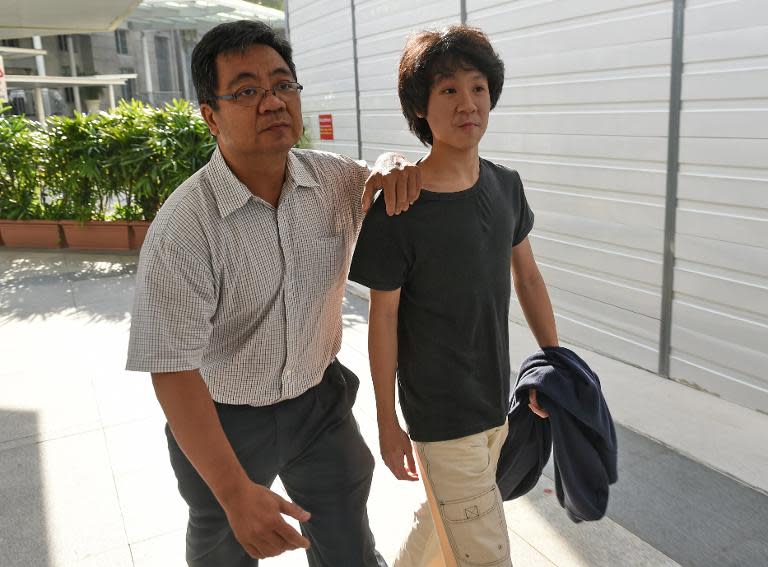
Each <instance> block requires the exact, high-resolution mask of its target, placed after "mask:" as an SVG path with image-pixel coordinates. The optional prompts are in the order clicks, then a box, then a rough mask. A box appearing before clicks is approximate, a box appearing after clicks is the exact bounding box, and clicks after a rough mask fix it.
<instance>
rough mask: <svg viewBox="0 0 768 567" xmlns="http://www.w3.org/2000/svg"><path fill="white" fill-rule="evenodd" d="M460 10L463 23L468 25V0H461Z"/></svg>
mask: <svg viewBox="0 0 768 567" xmlns="http://www.w3.org/2000/svg"><path fill="white" fill-rule="evenodd" d="M459 10H460V14H461V25H462V26H463V25H466V23H467V0H461V1H460V2H459Z"/></svg>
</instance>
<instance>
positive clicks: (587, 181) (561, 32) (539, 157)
mask: <svg viewBox="0 0 768 567" xmlns="http://www.w3.org/2000/svg"><path fill="white" fill-rule="evenodd" d="M555 5H556V6H555ZM671 13H672V2H670V1H665V2H651V3H649V2H647V0H646V1H641V0H629V1H628V0H621V1H620V0H590V1H580V2H535V3H533V2H493V1H485V2H469V3H468V23H469V24H471V25H477V26H478V27H480V28H482V29H483V30H485V31H486V32H487V33H489V34H490V36H491V38H492V40H493V42H494V45H495V46H496V48H497V49H498V50H499V52H500V54H501V56H502V57H503V59H504V62H505V65H506V68H507V73H506V81H505V85H504V93H503V95H502V98H501V100H500V104H499V106H498V107H497V110H496V111H495V112H494V114H493V115H492V120H491V128H490V129H489V133H488V134H487V135H486V137H485V139H484V140H483V145H482V148H481V151H482V153H483V155H486V156H488V157H490V158H491V159H496V160H498V161H500V162H502V163H504V164H506V165H508V166H510V167H513V168H515V169H517V170H519V172H520V175H521V177H522V179H523V182H524V183H525V186H526V191H527V196H528V199H529V201H530V203H531V207H532V208H533V210H534V212H535V213H536V230H535V232H534V233H533V235H532V236H531V243H532V245H533V247H534V252H535V253H536V256H537V258H538V261H539V265H540V268H541V270H542V273H543V275H544V278H545V280H546V281H547V284H548V287H549V290H550V294H551V296H552V301H553V303H554V307H555V311H556V313H557V315H558V329H559V331H560V333H561V335H562V336H563V337H565V338H568V339H569V340H571V341H574V342H577V343H579V344H584V345H587V346H589V347H590V348H592V349H595V350H598V351H600V352H604V353H607V354H610V355H612V356H615V357H617V358H620V359H622V360H626V361H628V362H631V363H632V364H635V365H638V366H641V367H643V368H648V369H651V370H654V371H655V370H656V367H657V362H658V353H657V349H658V336H659V317H660V308H661V307H660V306H661V303H660V299H661V250H662V243H663V229H664V195H665V179H666V136H667V125H668V107H669V103H668V99H669V76H670V53H671V51H670V50H671V32H672V27H671V25H670V22H671ZM513 318H514V319H516V320H519V321H523V322H524V318H523V316H522V312H521V311H520V310H519V308H517V309H515V310H513Z"/></svg>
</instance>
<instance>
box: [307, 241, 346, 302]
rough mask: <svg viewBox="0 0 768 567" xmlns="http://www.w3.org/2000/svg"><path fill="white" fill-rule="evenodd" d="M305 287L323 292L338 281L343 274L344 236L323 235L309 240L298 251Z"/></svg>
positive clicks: (341, 278)
mask: <svg viewBox="0 0 768 567" xmlns="http://www.w3.org/2000/svg"><path fill="white" fill-rule="evenodd" d="M300 256H301V258H302V265H303V268H304V269H302V270H301V271H302V272H303V274H304V278H306V281H305V285H306V289H308V290H310V291H312V290H315V291H318V292H323V291H325V290H327V289H329V288H331V287H334V286H335V285H338V284H339V283H340V282H343V280H344V276H345V274H344V273H343V272H344V270H343V268H344V261H345V259H346V247H345V244H344V237H343V236H341V235H338V236H325V237H321V238H318V239H316V240H314V241H311V242H309V243H308V244H307V245H306V246H305V247H304V249H303V250H301V252H300Z"/></svg>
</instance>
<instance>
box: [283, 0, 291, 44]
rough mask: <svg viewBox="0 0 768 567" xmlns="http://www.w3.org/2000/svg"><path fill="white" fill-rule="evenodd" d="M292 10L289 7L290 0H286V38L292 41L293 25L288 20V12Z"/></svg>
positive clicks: (284, 11) (284, 7)
mask: <svg viewBox="0 0 768 567" xmlns="http://www.w3.org/2000/svg"><path fill="white" fill-rule="evenodd" d="M289 12H290V9H289V8H288V0H285V3H284V5H283V14H284V15H285V39H287V40H288V41H291V27H290V25H289V22H288V13H289Z"/></svg>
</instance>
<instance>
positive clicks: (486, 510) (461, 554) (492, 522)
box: [440, 486, 509, 566]
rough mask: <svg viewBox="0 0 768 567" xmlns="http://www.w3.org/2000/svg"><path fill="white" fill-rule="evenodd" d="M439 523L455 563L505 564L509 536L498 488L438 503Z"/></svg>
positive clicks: (507, 559)
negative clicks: (446, 535)
mask: <svg viewBox="0 0 768 567" xmlns="http://www.w3.org/2000/svg"><path fill="white" fill-rule="evenodd" d="M440 514H441V515H442V517H443V525H444V526H445V531H446V532H447V534H448V538H449V540H450V542H451V546H452V547H453V551H454V556H455V557H456V559H457V561H459V565H464V564H466V565H489V566H493V565H497V564H502V563H504V564H508V563H507V562H508V561H509V538H508V536H507V529H506V522H505V521H504V518H503V514H504V510H503V509H502V504H501V499H500V498H499V495H498V489H497V488H496V487H495V486H494V487H492V488H491V489H490V490H487V491H486V492H483V493H481V494H478V495H476V496H472V497H470V498H462V499H460V500H452V501H443V502H442V503H440Z"/></svg>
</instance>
